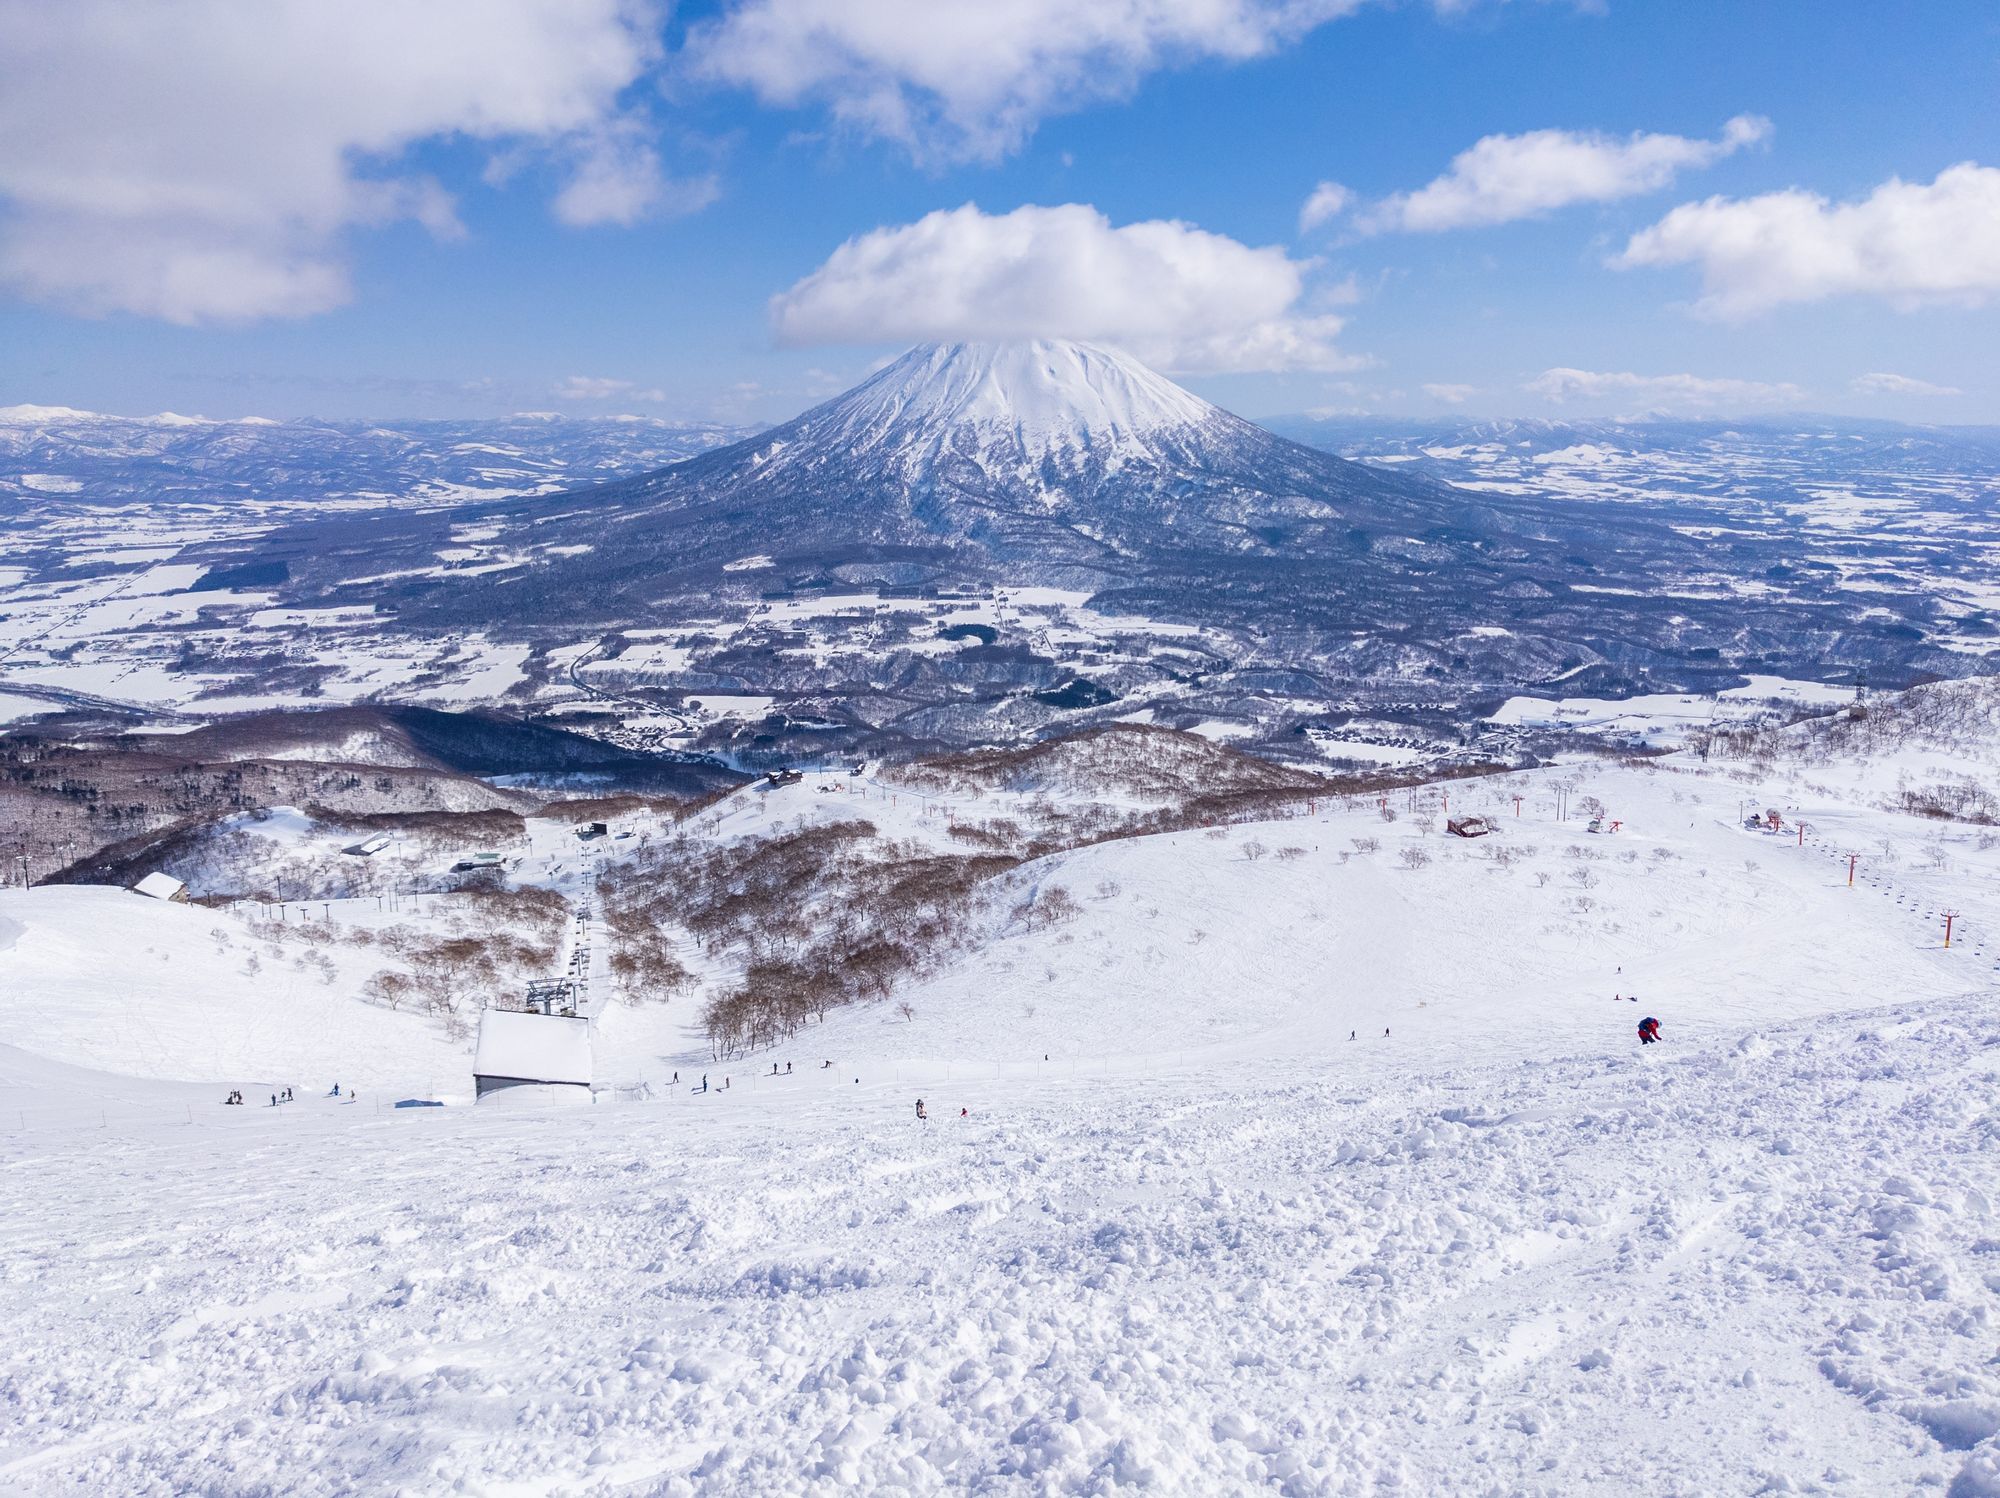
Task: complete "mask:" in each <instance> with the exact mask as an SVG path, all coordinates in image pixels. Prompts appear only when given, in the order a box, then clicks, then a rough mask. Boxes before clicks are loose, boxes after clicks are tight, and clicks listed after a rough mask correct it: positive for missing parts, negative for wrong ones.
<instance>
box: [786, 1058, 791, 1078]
mask: <svg viewBox="0 0 2000 1498" xmlns="http://www.w3.org/2000/svg"><path fill="white" fill-rule="evenodd" d="M791 1074H792V1063H791V1062H789V1061H787V1062H786V1063H785V1075H786V1076H788V1077H789V1076H790V1075H791Z"/></svg>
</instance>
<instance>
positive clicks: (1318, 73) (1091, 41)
mask: <svg viewBox="0 0 2000 1498" xmlns="http://www.w3.org/2000/svg"><path fill="white" fill-rule="evenodd" d="M140 14H141V13H140V12H137V11H134V10H133V9H132V8H131V7H130V6H129V5H128V4H125V3H124V0H76V3H75V4H73V5H70V6H64V7H45V6H37V5H33V4H32V3H29V0H0V287H4V291H0V296H4V301H0V404H11V403H17V402H19V403H38V404H60V405H72V406H80V407H85V408H88V409H98V410H108V411H117V412H128V413H140V412H148V411H154V410H161V409H173V410H179V411H184V412H189V411H198V412H202V413H204V414H209V415H217V416H233V415H244V414H261V415H272V416H290V415H303V414H319V415H329V416H349V415H373V416H406V415H455V414H466V415H481V414H498V413H502V412H506V411H510V410H520V409H542V410H549V409H555V410H562V411H565V412H572V413H575V414H578V415H589V414H606V413H610V412H614V411H639V412H643V413H647V414H658V415H662V416H689V417H724V418H731V419H744V420H750V419H775V418H779V417H783V416H786V415H789V414H791V413H792V412H794V411H796V410H798V409H800V408H801V407H803V406H805V405H807V404H810V403H811V402H812V401H813V400H815V399H817V398H820V397H822V396H824V395H826V394H829V393H831V392H832V391H834V390H836V389H838V388H840V387H842V386H844V385H845V384H848V383H851V382H852V381H853V380H854V379H856V378H858V377H859V376H860V375H862V374H864V373H865V372H866V371H867V370H868V369H869V368H871V367H872V366H873V365H874V364H875V363H877V362H878V361H879V360H880V359H881V358H883V357H884V356H885V355H887V354H889V353H892V352H894V351H895V350H897V349H898V348H900V347H901V346H903V344H904V343H905V342H908V341H914V340H915V339H917V338H920V337H933V336H935V337H952V336H1003V335H1006V336H1012V335H1016V334H1046V335H1050V336H1082V337H1091V338H1096V339H1099V340H1101V341H1106V342H1113V343H1119V344H1122V345H1124V346H1126V347H1128V348H1131V349H1133V351H1134V352H1136V353H1138V354H1139V355H1140V356H1141V357H1144V358H1147V359H1148V360H1149V361H1151V362H1154V363H1156V364H1159V365H1161V366H1162V367H1164V368H1167V369H1169V370H1171V371H1172V372H1174V373H1175V374H1176V376H1177V377H1179V378H1181V379H1183V380H1184V381H1185V383H1187V384H1189V385H1190V386H1192V387H1193V388H1195V389H1197V390H1199V391H1201V392H1202V393H1203V394H1205V395H1208V396H1209V397H1211V398H1212V399H1216V400H1218V401H1221V402H1222V403H1224V404H1226V405H1229V406H1231V407H1233V408H1235V409H1238V410H1241V411H1244V412H1246V413H1247V414H1251V415H1264V414H1274V413H1277V412H1283V411H1296V410H1302V409H1327V410H1341V411H1349V410H1352V411H1373V412H1381V413H1384V414H1404V415H1445V414H1454V413H1457V414H1538V415H1557V416H1559V415H1565V414H1571V415H1584V414H1637V413H1641V412H1646V411H1654V410H1663V411H1677V412H1687V413H1695V414H1701V413H1709V414H1739V413H1750V412H1757V411H1772V410H1783V409H1801V408H1804V409H1813V410H1824V411H1839V412H1851V413H1857V414H1870V415H1882V416H1891V417H1897V418H1901V419H1909V420H1919V421H1940V422H1968V421H1978V422H1990V421H2000V374H1996V363H2000V361H1996V360H1995V358H1994V356H1993V352H1992V351H1993V349H1994V347H1995V346H1996V343H2000V338H1996V335H2000V110H1996V109H1995V107H1994V101H1995V100H1996V98H2000V10H1996V8H1995V7H1994V6H1992V5H1991V4H1990V3H1985V0H1931V3H1926V4H1925V5H1923V6H1921V7H1885V6H1882V5H1880V4H1877V3H1864V0H1820V3H1794V0H1762V3H1758V4H1754V5H1744V4H1741V3H1733V4H1725V3H1710V0H1671V3H1668V0H1603V3H1601V4H1598V5H1594V6H1576V5H1571V4H1567V3H1562V0H1456V3H1449V4H1445V5H1442V6H1440V5H1438V4H1432V3H1420V0H1405V3H1400V4H1392V3H1386V0H1137V3H1133V0H1121V3H1118V4H1096V3H1093V0H1063V3H1057V0H980V3H978V4H953V3H947V0H929V3H925V4H919V3H916V0H839V3H837V4H833V3H829V0H729V3H710V4H704V5H698V6H697V5H690V6H684V7H682V8H681V9H680V10H678V11H676V12H674V13H672V14H668V13H666V12H665V11H664V10H662V9H660V8H658V7H653V6H648V5H644V4H635V3H632V0H488V3H484V4H478V3H475V0H438V3H437V4H436V5H435V6H434V7H433V8H430V9H429V10H428V11H427V13H426V16H425V17H424V18H423V22H422V24H416V23H413V22H412V21H411V20H410V18H409V17H408V16H406V15H404V14H403V13H402V10H401V9H400V8H399V7H398V6H397V5H395V4H392V3H390V0H353V3H350V4H345V5H341V6H334V5H332V4H331V3H330V0H270V3H269V4H268V5H265V6H260V7H258V8H257V10H256V12H255V13H254V19H252V14H253V13H252V12H250V11H248V10H246V9H245V8H244V7H243V6H241V5H239V4H237V3H235V0H180V3H178V4H176V5H173V6H163V7H160V8H159V11H158V12H156V13H155V14H161V15H163V19H162V22H161V25H160V26H159V28H158V29H155V30H151V31H148V30H147V29H146V27H144V26H142V25H140V24H139V17H140ZM168 23H170V24H168ZM77 99H85V100H93V101H99V102H98V103H97V104H96V107H95V108H93V109H87V110H77V109H75V108H74V107H73V105H74V101H75V100H77ZM10 100H11V101H12V102H11V103H9V102H8V101H10ZM1732 121H1734V122H1736V123H1735V124H1733V125H1732V124H1731V122H1732ZM1482 142H1484V143H1485V144H1484V145H1482V144H1481V143H1482ZM1464 153H1472V154H1471V155H1470V156H1466V155H1465V154H1464ZM1455 162H1457V163H1459V164H1458V166H1457V167H1456V168H1455V166H1454V163H1455ZM1968 164H1969V165H1968ZM1941 174H1943V175H1941ZM1323 183H1324V184H1332V185H1333V189H1331V190H1329V192H1328V193H1326V194H1324V195H1323V196H1322V198H1321V199H1320V201H1321V202H1322V203H1323V204H1335V203H1337V204H1338V205H1339V207H1338V209H1337V211H1332V212H1330V213H1327V214H1324V215H1322V216H1319V218H1318V221H1317V222H1314V223H1312V224H1311V225H1310V227H1306V228H1302V226H1301V214H1302V209H1304V207H1305V205H1306V203H1307V201H1308V199H1309V198H1311V197H1312V196H1313V194H1314V192H1315V189H1316V188H1318V187H1319V186H1320V184H1323ZM857 237H860V238H859V241H858V242H857V243H850V241H856V240H857ZM843 246H846V248H843ZM774 299H775V301H774Z"/></svg>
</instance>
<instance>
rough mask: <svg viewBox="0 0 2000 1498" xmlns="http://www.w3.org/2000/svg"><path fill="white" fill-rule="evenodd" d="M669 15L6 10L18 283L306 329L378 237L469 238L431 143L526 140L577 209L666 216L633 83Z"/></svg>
mask: <svg viewBox="0 0 2000 1498" xmlns="http://www.w3.org/2000/svg"><path fill="white" fill-rule="evenodd" d="M658 20H659V17H658V13H657V12H656V10H655V9H654V6H653V5H652V3H650V0H425V3H423V4H409V3H407V0H342V3H341V4H340V5H338V6H329V5H328V4H326V3H325V0H257V3H255V4H243V3H240V0H180V3H176V4H171V5H167V4H159V5H136V6H135V5H131V4H129V3H126V0H64V3H62V4H60V5H35V4H10V5H5V6H0V205H3V207H4V211H0V283H5V284H8V285H10V286H11V287H12V288H13V289H15V290H16V291H18V292H20V293H22V294H24V295H26V296H29V297H31V298H34V299H36V300H40V301H46V302H51V303H55V304H57V305H60V306H65V307H69V308H72V309H74V310H78V311H82V312H85V313H92V314H103V313H111V312H136V313H140V314H143V315H146V316H152V317H162V318H166V319H168V320H169V321H173V322H179V323H200V322H208V321H240V320H245V319H251V318H258V317H267V316H303V315H306V314H310V313H314V312H320V311H324V310H326V309H327V308H329V307H333V306H337V305H339V304H340V303H342V302H343V301H345V300H346V299H347V298H348V296H349V294H350V293H349V285H348V271H347V264H346V257H345V254H344V251H343V240H344V237H345V235H346V233H347V232H348V231H350V230H352V229H355V228H357V227H362V226H367V225H373V224H382V223H385V222H389V221H392V220H397V219H415V220H417V221H419V222H421V223H423V224H425V225H426V226H428V227H429V228H430V229H431V230H432V231H433V232H436V233H442V234H449V233H453V232H456V229H457V220H456V218H455V215H454V212H453V207H452V203H451V200H450V198H449V197H448V196H447V195H446V194H445V192H444V190H443V189H442V188H441V187H439V186H438V185H437V184H436V183H435V182H433V181H430V180H428V179H427V178H425V177H423V176H422V175H420V174H417V173H414V172H412V171H411V170H410V169H409V167H408V166H407V164H406V161H405V157H406V153H407V152H408V151H409V149H410V148H411V147H412V146H414V145H417V144H420V143H422V142H426V141H433V140H445V139H466V140H472V141H477V142H482V143H486V144H488V145H489V146H493V147H500V146H503V145H514V146H519V145H523V144H525V145H527V146H529V147H531V148H533V149H536V150H538V151H542V152H545V153H547V154H549V155H550V157H551V158H552V159H553V160H556V161H557V162H559V163H567V164H568V166H569V167H570V168H571V170H573V171H574V173H575V176H574V179H573V180H572V181H570V182H569V184H568V185H567V186H566V187H564V188H563V190H562V197H561V199H560V201H559V203H558V212H559V213H560V214H561V215H562V216H563V217H565V218H566V219H569V220H570V221H572V222H605V221H622V220H624V219H627V218H629V217H631V216H633V215H635V214H636V213H638V212H640V211H643V210H644V209H645V208H646V207H649V206H652V205H653V204H656V203H660V202H662V201H665V200H666V199H667V198H669V197H670V196H671V189H670V188H669V187H668V186H667V185H665V184H664V183H662V182H661V181H660V174H659V171H658V163H657V160H656V159H655V158H653V157H652V156H651V155H650V147H649V146H647V145H646V144H645V142H644V140H643V131H642V130H641V128H640V127H639V126H638V124H637V123H636V122H634V121H633V120H632V119H630V118H629V117H628V115H627V113H626V111H625V109H624V106H623V104H622V102H621V95H622V94H623V92H624V91H625V90H626V89H627V88H628V87H629V86H630V85H631V84H632V83H633V82H634V81H635V80H637V79H638V78H639V77H640V76H641V75H642V74H643V73H644V72H645V70H646V69H647V68H648V67H649V66H650V65H651V64H652V63H653V62H654V60H655V59H656V58H657V56H658V50H659V49H658V42H657V29H658Z"/></svg>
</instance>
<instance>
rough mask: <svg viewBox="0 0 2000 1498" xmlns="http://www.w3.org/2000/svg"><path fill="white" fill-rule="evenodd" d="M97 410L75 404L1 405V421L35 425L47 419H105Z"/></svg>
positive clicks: (10, 423)
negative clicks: (82, 408)
mask: <svg viewBox="0 0 2000 1498" xmlns="http://www.w3.org/2000/svg"><path fill="white" fill-rule="evenodd" d="M104 419H105V418H104V417H102V416H100V415H99V414H98V413H97V412H95V411H79V410H77V409H76V407H74V406H0V423H5V424H7V425H10V426H33V425H36V424H38V423H40V422H45V421H103V420H104Z"/></svg>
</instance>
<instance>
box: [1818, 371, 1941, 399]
mask: <svg viewBox="0 0 2000 1498" xmlns="http://www.w3.org/2000/svg"><path fill="white" fill-rule="evenodd" d="M1847 388H1848V389H1850V390H1852V391H1853V392H1854V393H1855V394H1856V395H1915V396H1926V397H1930V396H1943V395H1963V394H1964V393H1965V392H1964V391H1962V390H1960V389H1958V388H1956V387H1955V386H1952V385H1933V384H1932V383H1931V382H1930V381H1929V380H1918V379H1913V378H1911V377H1910V376H1909V375H1899V374H1887V373H1882V372H1879V371H1878V372H1877V373H1875V374H1864V375H1856V376H1855V377H1854V378H1853V379H1851V380H1849V381H1848V382H1847Z"/></svg>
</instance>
